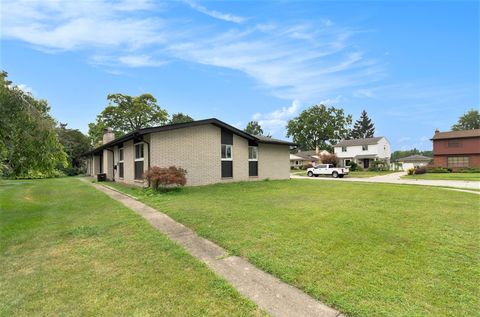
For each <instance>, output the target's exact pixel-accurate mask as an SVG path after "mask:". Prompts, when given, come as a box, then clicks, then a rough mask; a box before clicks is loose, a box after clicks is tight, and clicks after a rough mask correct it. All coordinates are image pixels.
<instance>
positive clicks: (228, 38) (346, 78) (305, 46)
mask: <svg viewBox="0 0 480 317" xmlns="http://www.w3.org/2000/svg"><path fill="white" fill-rule="evenodd" d="M188 3H189V5H190V6H191V7H192V8H194V9H195V10H197V11H200V12H202V13H204V14H208V15H209V16H212V17H214V18H216V19H221V20H225V21H229V22H234V23H241V24H239V25H238V26H236V28H234V29H229V30H225V29H224V28H221V29H219V28H218V26H216V25H210V24H208V21H207V22H205V21H202V22H199V21H196V20H195V19H194V18H192V19H188V20H187V19H182V18H174V17H172V16H171V14H169V13H170V12H167V11H165V10H167V9H168V8H170V7H172V6H175V4H172V3H169V4H168V6H166V7H161V6H160V7H159V5H158V4H157V3H156V2H149V1H138V2H137V1H133V0H123V1H119V2H111V1H106V0H96V1H55V0H50V1H40V0H19V1H6V2H4V3H2V8H1V10H2V30H1V35H2V38H6V39H16V40H20V41H24V42H27V43H29V44H31V45H33V46H34V47H36V48H38V49H41V50H44V51H48V52H51V53H59V52H62V51H66V50H68V51H78V50H82V51H85V52H86V53H87V54H89V61H91V62H93V63H94V64H97V65H103V66H105V67H106V68H107V70H108V69H110V70H111V68H115V67H147V66H148V67H150V66H161V65H163V64H164V63H165V61H169V60H172V59H180V60H184V61H188V62H193V63H200V64H205V65H210V66H216V67H224V68H228V69H232V70H237V71H239V72H242V73H244V74H246V75H248V76H249V77H251V78H253V79H254V80H255V82H256V83H257V85H258V88H260V89H264V90H266V91H267V92H269V93H270V94H271V95H273V96H275V97H279V98H282V99H287V100H293V99H298V100H304V101H309V102H316V100H318V99H321V98H324V96H325V95H334V94H337V93H339V91H340V90H342V89H344V88H349V89H363V88H364V87H365V86H366V85H369V84H371V83H372V82H375V81H376V80H378V79H380V78H381V76H382V74H383V68H382V66H381V65H379V63H378V62H377V61H375V60H374V59H372V58H369V57H367V56H366V55H365V53H364V52H362V50H361V49H359V48H358V47H357V46H355V45H352V37H353V36H354V35H355V34H357V31H356V30H354V29H351V28H348V27H342V26H338V25H337V24H334V23H333V22H332V21H330V20H328V19H318V21H303V22H302V21H300V22H299V21H294V22H292V21H288V20H284V21H281V24H276V23H272V22H269V23H264V24H260V23H259V24H254V25H249V24H248V23H247V22H248V20H246V19H245V18H243V17H239V16H236V15H233V14H226V13H221V12H218V11H215V10H210V9H207V8H205V7H203V6H200V5H198V4H195V3H193V2H188ZM177 5H178V4H177ZM166 8H167V9H166ZM105 57H108V58H105Z"/></svg>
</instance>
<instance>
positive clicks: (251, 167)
mask: <svg viewBox="0 0 480 317" xmlns="http://www.w3.org/2000/svg"><path fill="white" fill-rule="evenodd" d="M248 176H258V147H257V146H249V147H248Z"/></svg>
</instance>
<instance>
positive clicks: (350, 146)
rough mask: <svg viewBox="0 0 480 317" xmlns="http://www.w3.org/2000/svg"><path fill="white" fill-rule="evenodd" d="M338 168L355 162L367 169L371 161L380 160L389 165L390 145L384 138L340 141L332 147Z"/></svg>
mask: <svg viewBox="0 0 480 317" xmlns="http://www.w3.org/2000/svg"><path fill="white" fill-rule="evenodd" d="M334 150H335V155H336V156H337V158H338V166H340V167H343V166H347V165H350V162H355V163H357V164H358V165H359V166H361V167H363V168H369V167H370V165H371V163H372V161H376V160H381V161H384V162H386V163H390V155H391V153H390V143H389V142H388V140H387V139H386V138H385V137H382V136H381V137H375V138H365V139H353V140H341V141H340V142H339V143H338V144H336V145H335V147H334Z"/></svg>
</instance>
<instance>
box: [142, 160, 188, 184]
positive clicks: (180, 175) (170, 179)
mask: <svg viewBox="0 0 480 317" xmlns="http://www.w3.org/2000/svg"><path fill="white" fill-rule="evenodd" d="M186 175H187V171H186V170H185V169H183V168H179V167H175V166H170V167H158V166H153V167H151V168H150V169H148V171H146V172H145V179H146V180H147V181H148V184H149V186H150V187H151V188H152V189H154V190H158V189H159V188H161V189H170V188H176V187H182V186H185V184H186V183H187V178H186Z"/></svg>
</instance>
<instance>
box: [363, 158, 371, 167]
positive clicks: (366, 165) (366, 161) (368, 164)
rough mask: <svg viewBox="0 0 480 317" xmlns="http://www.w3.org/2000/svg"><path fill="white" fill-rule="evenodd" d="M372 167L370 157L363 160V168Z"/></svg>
mask: <svg viewBox="0 0 480 317" xmlns="http://www.w3.org/2000/svg"><path fill="white" fill-rule="evenodd" d="M369 167H370V160H369V159H364V160H363V168H369Z"/></svg>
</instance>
